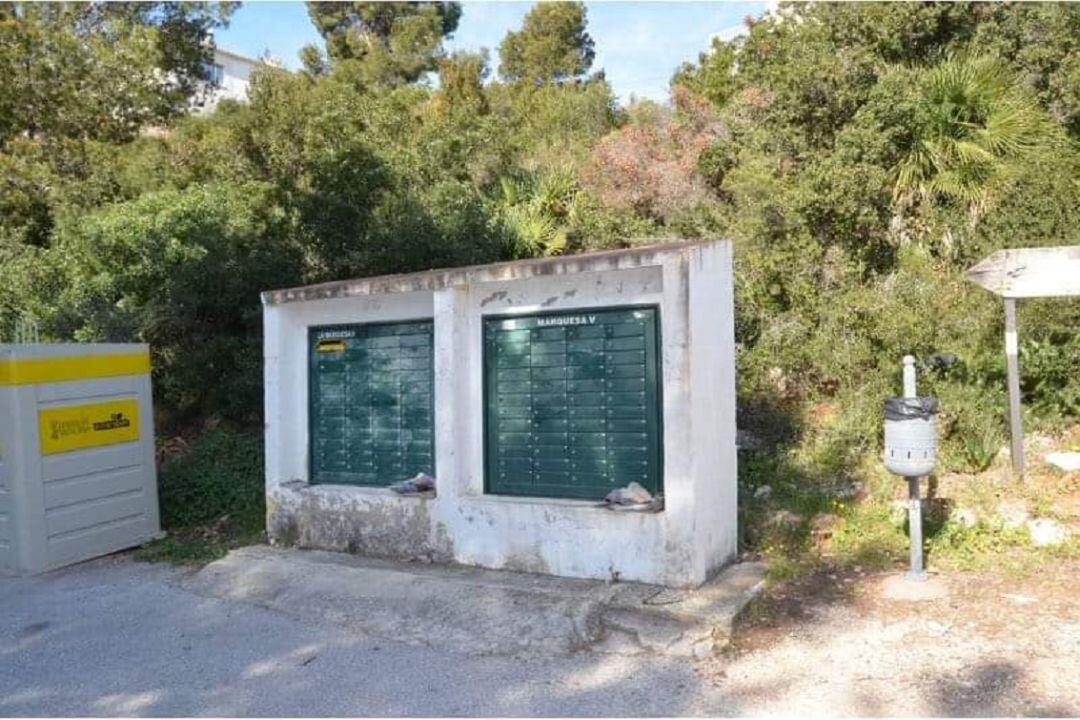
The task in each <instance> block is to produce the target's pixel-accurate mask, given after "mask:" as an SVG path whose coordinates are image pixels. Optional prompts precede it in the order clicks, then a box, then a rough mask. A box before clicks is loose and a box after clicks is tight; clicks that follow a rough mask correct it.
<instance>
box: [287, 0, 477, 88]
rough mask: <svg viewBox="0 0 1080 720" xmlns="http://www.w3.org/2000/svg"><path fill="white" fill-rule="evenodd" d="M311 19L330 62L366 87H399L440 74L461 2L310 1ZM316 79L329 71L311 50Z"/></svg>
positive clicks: (306, 54) (307, 53) (307, 54)
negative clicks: (443, 50)
mask: <svg viewBox="0 0 1080 720" xmlns="http://www.w3.org/2000/svg"><path fill="white" fill-rule="evenodd" d="M307 6H308V15H309V16H310V17H311V21H312V23H314V25H315V28H316V29H317V30H318V31H319V33H320V34H321V35H322V36H323V39H324V40H325V41H326V52H327V55H328V56H329V58H330V62H331V63H333V64H334V65H336V66H338V69H340V70H341V71H342V72H343V73H346V72H347V73H348V74H349V76H350V77H351V78H353V79H354V80H355V81H357V82H360V83H361V84H364V85H366V84H382V85H397V84H401V83H410V82H413V81H415V80H416V79H417V78H419V77H420V75H422V74H423V73H424V72H427V71H429V70H434V69H435V68H436V61H437V59H438V56H439V53H440V52H441V47H442V41H443V38H444V37H446V36H448V35H451V34H452V33H453V32H454V30H455V29H457V25H458V20H459V19H460V18H461V5H460V4H458V3H456V2H309V3H308V4H307ZM303 59H304V65H305V67H306V68H307V69H308V71H309V72H311V73H312V74H316V75H318V74H323V73H324V72H325V67H324V66H323V62H322V60H321V59H320V58H319V57H318V54H317V51H315V50H314V49H312V48H310V46H309V47H308V48H305V49H304V51H303Z"/></svg>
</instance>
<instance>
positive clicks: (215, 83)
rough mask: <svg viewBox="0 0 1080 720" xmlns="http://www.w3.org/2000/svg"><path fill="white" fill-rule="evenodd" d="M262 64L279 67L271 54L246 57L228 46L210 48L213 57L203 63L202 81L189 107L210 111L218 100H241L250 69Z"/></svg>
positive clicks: (245, 92)
mask: <svg viewBox="0 0 1080 720" xmlns="http://www.w3.org/2000/svg"><path fill="white" fill-rule="evenodd" d="M262 65H269V66H271V67H280V66H281V63H280V62H279V61H277V60H275V59H273V58H270V59H257V58H249V57H245V56H244V55H239V54H237V53H234V52H232V51H231V50H224V49H222V48H214V59H213V61H212V62H209V63H206V65H205V67H204V70H205V75H206V77H207V82H206V85H205V87H204V88H203V89H201V90H200V91H199V92H197V93H196V94H195V96H194V97H193V98H192V108H193V111H194V112H196V113H209V112H213V111H214V109H215V108H216V107H217V104H218V103H219V102H221V101H222V100H236V101H239V102H245V101H246V100H247V93H248V86H249V85H250V82H251V73H252V72H253V71H254V70H255V68H257V67H260V66H262Z"/></svg>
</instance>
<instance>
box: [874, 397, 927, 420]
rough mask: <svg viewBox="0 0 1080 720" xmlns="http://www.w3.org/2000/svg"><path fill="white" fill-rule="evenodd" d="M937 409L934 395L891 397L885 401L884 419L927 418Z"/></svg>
mask: <svg viewBox="0 0 1080 720" xmlns="http://www.w3.org/2000/svg"><path fill="white" fill-rule="evenodd" d="M937 411H938V401H937V398H936V397H913V398H906V397H891V398H889V399H888V400H886V401H885V419H886V420H929V419H930V418H932V417H933V416H934V415H936V414H937Z"/></svg>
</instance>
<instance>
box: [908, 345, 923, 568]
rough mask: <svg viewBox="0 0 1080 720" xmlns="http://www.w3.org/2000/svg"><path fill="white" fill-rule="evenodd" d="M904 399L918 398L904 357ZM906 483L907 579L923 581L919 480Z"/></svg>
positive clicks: (912, 370) (910, 360)
mask: <svg viewBox="0 0 1080 720" xmlns="http://www.w3.org/2000/svg"><path fill="white" fill-rule="evenodd" d="M903 362H904V397H908V398H913V397H918V394H917V392H916V388H915V358H914V357H912V356H911V355H905V356H904V361H903ZM907 483H908V534H909V535H910V545H911V570H910V571H908V577H909V578H910V579H912V580H925V579H926V572H925V571H924V570H923V539H922V500H921V499H920V497H919V478H917V477H909V478H907Z"/></svg>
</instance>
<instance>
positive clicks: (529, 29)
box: [499, 2, 596, 85]
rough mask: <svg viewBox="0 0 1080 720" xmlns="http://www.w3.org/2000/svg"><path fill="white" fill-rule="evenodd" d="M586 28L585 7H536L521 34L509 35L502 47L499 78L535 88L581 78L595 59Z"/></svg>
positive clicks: (571, 4) (547, 4)
mask: <svg viewBox="0 0 1080 720" xmlns="http://www.w3.org/2000/svg"><path fill="white" fill-rule="evenodd" d="M585 25H586V12H585V5H584V3H580V2H542V3H537V4H536V5H534V6H533V8H532V9H531V10H529V12H528V14H527V15H526V16H525V21H524V23H523V24H522V26H521V30H518V31H517V32H514V31H510V32H508V33H507V34H506V37H505V38H503V41H502V43H500V45H499V58H500V64H499V75H501V76H502V78H503V79H504V80H506V81H508V82H529V83H532V84H535V85H542V84H545V83H560V82H565V81H567V80H576V79H580V78H582V77H583V76H584V75H585V74H586V73H587V72H589V68H591V67H592V62H593V58H595V57H596V52H595V50H594V49H593V39H592V37H591V36H590V35H589V33H588V32H586V30H585Z"/></svg>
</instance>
